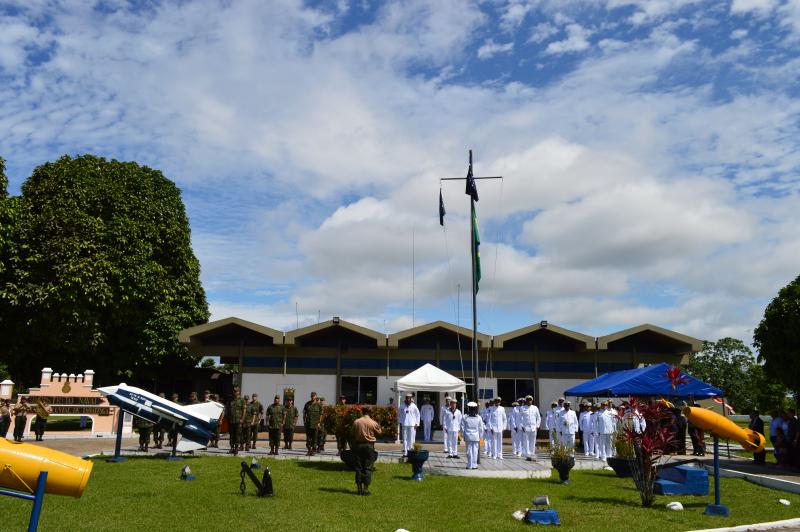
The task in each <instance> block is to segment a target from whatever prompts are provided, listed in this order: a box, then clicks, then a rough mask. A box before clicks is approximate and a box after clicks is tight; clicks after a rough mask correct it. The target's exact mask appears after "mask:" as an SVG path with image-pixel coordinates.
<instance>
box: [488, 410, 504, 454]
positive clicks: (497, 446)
mask: <svg viewBox="0 0 800 532" xmlns="http://www.w3.org/2000/svg"><path fill="white" fill-rule="evenodd" d="M501 401H502V399H501V398H500V397H495V398H494V407H493V408H492V411H491V413H490V414H489V431H490V437H491V438H492V456H491V457H492V458H494V459H497V460H503V431H504V430H505V428H506V426H507V425H508V418H507V417H506V409H505V408H503V405H501V404H500V403H501Z"/></svg>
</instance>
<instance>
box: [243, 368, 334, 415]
mask: <svg viewBox="0 0 800 532" xmlns="http://www.w3.org/2000/svg"><path fill="white" fill-rule="evenodd" d="M284 388H294V400H295V406H296V407H297V409H298V410H300V412H301V415H300V418H299V419H298V420H297V423H298V425H302V424H303V416H302V410H303V405H304V404H306V401H308V399H309V397H310V395H311V392H317V395H319V396H320V397H324V398H325V403H326V404H329V405H333V404H336V376H335V375H275V374H271V373H244V374H243V375H242V395H252V394H253V393H254V392H255V393H257V394H258V396H259V400H260V401H261V403H262V404H264V405H268V404H271V403H272V398H273V397H275V395H279V396H281V397H283V389H284Z"/></svg>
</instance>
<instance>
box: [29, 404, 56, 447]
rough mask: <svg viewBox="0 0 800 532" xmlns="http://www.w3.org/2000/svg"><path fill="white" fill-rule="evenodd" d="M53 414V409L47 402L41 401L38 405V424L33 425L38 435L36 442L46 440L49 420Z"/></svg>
mask: <svg viewBox="0 0 800 532" xmlns="http://www.w3.org/2000/svg"><path fill="white" fill-rule="evenodd" d="M52 413H53V407H52V406H50V405H49V404H48V403H47V401H46V400H44V399H40V400H39V401H37V403H36V423H34V425H33V432H34V434H36V441H42V440H44V431H45V429H46V428H47V418H49V417H50V414H52Z"/></svg>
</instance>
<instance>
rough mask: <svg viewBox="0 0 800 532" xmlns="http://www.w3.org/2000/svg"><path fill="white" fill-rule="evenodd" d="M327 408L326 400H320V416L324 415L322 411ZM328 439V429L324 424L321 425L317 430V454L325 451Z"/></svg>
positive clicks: (322, 398)
mask: <svg viewBox="0 0 800 532" xmlns="http://www.w3.org/2000/svg"><path fill="white" fill-rule="evenodd" d="M324 408H325V398H324V397H320V398H319V412H320V416H321V415H322V411H323V410H324ZM327 437H328V427H326V426H325V424H324V423H320V425H319V429H318V430H317V452H318V453H321V452H322V451H324V450H325V440H326V439H327Z"/></svg>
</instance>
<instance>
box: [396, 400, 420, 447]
mask: <svg viewBox="0 0 800 532" xmlns="http://www.w3.org/2000/svg"><path fill="white" fill-rule="evenodd" d="M400 425H401V426H402V427H403V456H407V455H408V451H410V450H411V449H412V448H413V447H414V440H416V439H417V427H419V408H417V405H415V404H414V395H413V394H410V393H407V394H406V400H405V403H403V404H402V405H400Z"/></svg>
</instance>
